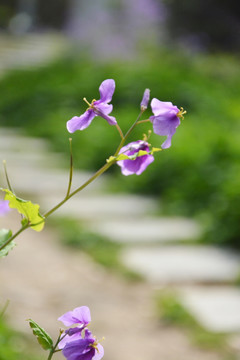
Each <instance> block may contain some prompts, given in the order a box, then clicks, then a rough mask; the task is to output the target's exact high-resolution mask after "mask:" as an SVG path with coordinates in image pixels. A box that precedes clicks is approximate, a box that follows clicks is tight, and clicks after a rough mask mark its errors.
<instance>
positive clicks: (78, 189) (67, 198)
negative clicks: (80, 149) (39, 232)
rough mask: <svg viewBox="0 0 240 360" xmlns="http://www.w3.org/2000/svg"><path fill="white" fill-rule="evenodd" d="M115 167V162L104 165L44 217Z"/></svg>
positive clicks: (45, 215)
mask: <svg viewBox="0 0 240 360" xmlns="http://www.w3.org/2000/svg"><path fill="white" fill-rule="evenodd" d="M112 165H113V162H111V163H106V164H104V165H103V166H102V167H101V168H100V169H99V170H98V171H97V172H96V173H95V174H94V175H93V176H91V177H90V179H88V180H87V181H86V182H85V183H84V184H82V185H81V186H79V187H78V188H77V189H76V190H74V191H73V192H72V193H71V194H69V195H68V196H67V197H65V199H63V200H62V201H60V202H59V203H58V204H57V205H55V206H54V207H53V208H52V209H51V210H49V211H48V212H46V213H45V214H44V217H45V218H47V217H48V216H49V215H51V214H52V213H53V212H55V211H56V210H57V209H58V208H59V207H60V206H62V205H63V204H64V203H65V202H66V201H68V200H69V199H70V198H71V197H72V196H74V195H76V194H77V193H78V192H79V191H81V190H83V189H84V188H85V187H86V186H87V185H89V184H90V183H91V182H92V181H93V180H95V179H96V178H97V177H98V176H100V175H101V174H103V173H104V172H105V171H106V170H107V169H108V168H109V167H110V166H112Z"/></svg>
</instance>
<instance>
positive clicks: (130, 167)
mask: <svg viewBox="0 0 240 360" xmlns="http://www.w3.org/2000/svg"><path fill="white" fill-rule="evenodd" d="M153 161H154V157H153V156H152V155H143V156H139V157H137V158H136V159H135V160H120V161H118V162H117V164H118V165H119V166H120V167H121V171H122V174H123V175H125V176H128V175H133V174H136V175H141V174H142V172H143V171H144V170H146V168H147V167H148V165H150V164H151V163H152V162H153Z"/></svg>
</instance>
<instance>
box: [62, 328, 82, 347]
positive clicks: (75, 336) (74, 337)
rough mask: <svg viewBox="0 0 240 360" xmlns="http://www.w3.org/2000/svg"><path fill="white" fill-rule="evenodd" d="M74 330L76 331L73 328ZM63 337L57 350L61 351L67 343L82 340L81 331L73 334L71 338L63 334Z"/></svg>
mask: <svg viewBox="0 0 240 360" xmlns="http://www.w3.org/2000/svg"><path fill="white" fill-rule="evenodd" d="M74 329H76V328H74ZM63 336H64V337H63V339H62V340H61V341H60V342H59V343H58V347H59V349H63V348H64V347H65V345H66V344H67V343H69V342H72V341H76V340H80V339H82V336H81V331H79V332H76V333H75V334H73V335H71V336H69V335H65V334H64V335H63Z"/></svg>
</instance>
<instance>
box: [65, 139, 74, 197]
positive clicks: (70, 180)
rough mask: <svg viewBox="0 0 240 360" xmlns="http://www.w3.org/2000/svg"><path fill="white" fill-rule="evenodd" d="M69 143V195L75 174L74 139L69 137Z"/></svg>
mask: <svg viewBox="0 0 240 360" xmlns="http://www.w3.org/2000/svg"><path fill="white" fill-rule="evenodd" d="M69 145H70V171H69V182H68V189H67V195H66V197H68V195H69V194H70V191H71V186H72V176H73V156H72V139H71V138H69Z"/></svg>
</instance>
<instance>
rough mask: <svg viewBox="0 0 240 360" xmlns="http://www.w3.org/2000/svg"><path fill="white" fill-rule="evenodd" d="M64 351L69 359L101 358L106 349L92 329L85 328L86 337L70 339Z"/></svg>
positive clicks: (88, 359) (87, 359)
mask: <svg viewBox="0 0 240 360" xmlns="http://www.w3.org/2000/svg"><path fill="white" fill-rule="evenodd" d="M62 353H63V355H64V356H65V357H66V359H67V360H100V359H101V358H102V357H103V355H104V349H103V347H102V345H101V344H99V343H98V342H97V341H96V339H95V337H93V335H92V333H91V331H89V330H88V329H85V334H84V337H82V338H79V339H78V340H74V341H68V342H67V343H66V345H65V346H64V348H63V349H62Z"/></svg>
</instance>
